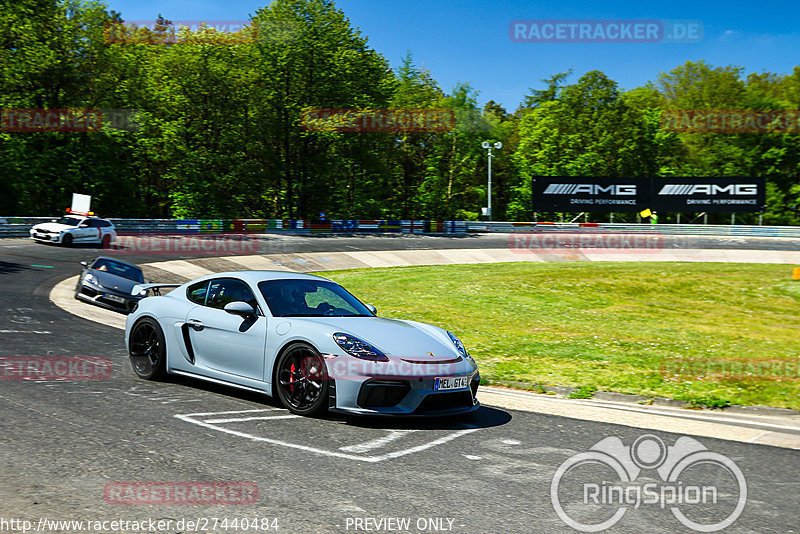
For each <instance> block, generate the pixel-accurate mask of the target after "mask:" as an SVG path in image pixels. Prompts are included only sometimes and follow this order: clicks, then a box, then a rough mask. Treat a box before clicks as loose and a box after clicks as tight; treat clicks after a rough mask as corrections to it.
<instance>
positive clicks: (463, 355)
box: [447, 332, 471, 358]
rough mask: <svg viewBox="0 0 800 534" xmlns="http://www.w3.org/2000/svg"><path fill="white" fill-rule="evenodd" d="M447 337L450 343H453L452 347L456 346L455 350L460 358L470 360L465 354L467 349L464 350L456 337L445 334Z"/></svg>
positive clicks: (452, 334)
mask: <svg viewBox="0 0 800 534" xmlns="http://www.w3.org/2000/svg"><path fill="white" fill-rule="evenodd" d="M447 335H448V336H450V341H452V342H453V345H455V346H456V350H457V351H458V353H459V354H461V356H462V357H464V358H471V356H470V355H469V353H468V352H467V349H465V348H464V344H463V343H462V342H461V340H460V339H458V336H457V335H455V334H454V333H452V332H447Z"/></svg>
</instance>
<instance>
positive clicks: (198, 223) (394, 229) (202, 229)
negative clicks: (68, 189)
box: [0, 217, 800, 238]
mask: <svg viewBox="0 0 800 534" xmlns="http://www.w3.org/2000/svg"><path fill="white" fill-rule="evenodd" d="M51 220H53V218H52V217H5V218H4V217H0V238H3V237H28V235H29V233H28V231H29V230H30V228H31V226H33V225H34V224H38V223H42V222H49V221H51ZM109 220H111V221H112V222H113V223H114V226H116V228H117V232H118V233H119V234H120V235H139V234H164V235H169V234H205V233H209V234H214V233H247V234H272V233H284V234H329V233H341V234H361V233H378V234H382V233H405V234H465V233H514V232H542V231H548V232H581V233H626V234H627V233H658V234H661V235H714V236H741V237H790V238H800V226H741V225H705V224H656V225H654V224H646V223H641V224H632V223H550V222H502V221H498V222H494V221H492V222H488V221H421V220H389V219H385V220H356V219H335V220H331V221H326V222H316V221H307V220H294V219H114V218H112V219H109Z"/></svg>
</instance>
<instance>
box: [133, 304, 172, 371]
mask: <svg viewBox="0 0 800 534" xmlns="http://www.w3.org/2000/svg"><path fill="white" fill-rule="evenodd" d="M128 345H129V347H130V348H129V356H130V359H131V367H133V372H134V373H136V376H138V377H139V378H143V379H144V380H159V379H161V378H164V376H166V374H167V344H166V341H165V340H164V331H163V330H161V325H159V324H158V321H156V320H155V319H152V318H150V317H144V318H142V319H140V320H139V321H137V323H136V324H135V325H133V328H132V329H131V337H130V340H129V342H128Z"/></svg>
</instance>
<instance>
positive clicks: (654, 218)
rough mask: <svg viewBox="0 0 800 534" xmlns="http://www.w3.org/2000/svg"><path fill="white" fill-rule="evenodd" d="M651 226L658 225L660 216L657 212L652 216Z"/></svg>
mask: <svg viewBox="0 0 800 534" xmlns="http://www.w3.org/2000/svg"><path fill="white" fill-rule="evenodd" d="M650 224H658V214H657V213H656V212H655V211H654V212H653V213H652V215H650Z"/></svg>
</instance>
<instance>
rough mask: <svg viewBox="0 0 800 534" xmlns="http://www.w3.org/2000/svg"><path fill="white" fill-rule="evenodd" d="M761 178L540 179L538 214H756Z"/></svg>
mask: <svg viewBox="0 0 800 534" xmlns="http://www.w3.org/2000/svg"><path fill="white" fill-rule="evenodd" d="M765 182H766V180H765V179H764V178H763V177H758V178H742V177H737V178H698V177H670V178H593V177H574V176H572V177H563V176H537V177H536V178H534V179H533V184H532V192H533V195H532V196H533V199H532V200H533V210H534V211H564V212H582V211H588V212H606V213H607V212H612V211H613V212H637V211H641V210H643V209H645V208H649V209H652V210H656V211H666V212H701V211H705V212H734V211H735V212H752V211H761V209H762V207H763V206H764V202H765V200H764V198H765V187H766V184H765Z"/></svg>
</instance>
